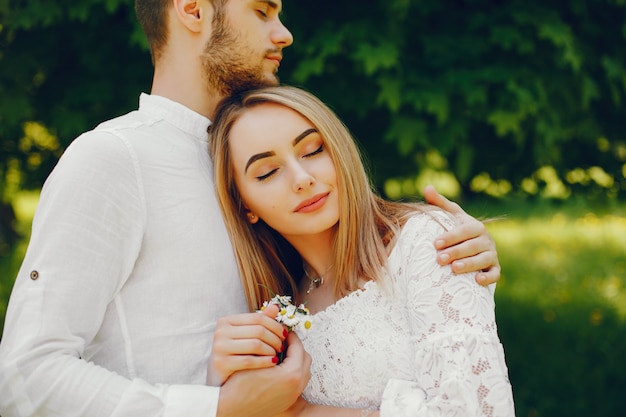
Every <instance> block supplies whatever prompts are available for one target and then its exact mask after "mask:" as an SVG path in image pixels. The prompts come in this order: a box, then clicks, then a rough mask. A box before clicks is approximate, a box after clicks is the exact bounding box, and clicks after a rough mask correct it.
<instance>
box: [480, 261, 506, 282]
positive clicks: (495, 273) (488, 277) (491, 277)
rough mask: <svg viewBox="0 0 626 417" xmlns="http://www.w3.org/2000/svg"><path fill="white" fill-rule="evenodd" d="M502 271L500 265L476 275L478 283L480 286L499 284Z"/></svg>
mask: <svg viewBox="0 0 626 417" xmlns="http://www.w3.org/2000/svg"><path fill="white" fill-rule="evenodd" d="M500 273H501V269H500V266H499V265H496V266H494V267H491V268H489V269H488V270H485V271H481V272H479V273H477V274H476V282H477V283H478V284H480V285H483V286H485V285H489V284H493V283H494V282H498V280H499V279H500Z"/></svg>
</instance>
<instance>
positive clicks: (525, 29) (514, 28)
mask: <svg viewBox="0 0 626 417" xmlns="http://www.w3.org/2000/svg"><path fill="white" fill-rule="evenodd" d="M286 16H287V23H288V24H289V25H290V26H291V27H292V28H293V30H294V37H295V39H296V44H295V45H296V46H295V47H293V49H292V50H291V51H288V52H287V55H288V56H289V55H292V54H293V55H295V57H296V59H295V60H289V59H288V60H286V62H287V64H289V63H295V64H294V68H293V70H292V71H291V72H289V71H287V73H288V75H289V79H288V81H289V82H292V83H295V84H299V85H305V86H306V87H308V88H309V89H311V90H312V91H314V92H316V93H318V94H320V95H321V96H322V97H323V98H324V99H325V100H326V101H327V102H329V103H332V104H333V105H334V107H335V109H336V110H337V111H338V112H339V113H340V114H341V115H342V116H343V117H344V118H345V119H346V120H347V121H348V125H349V126H350V127H351V128H352V129H353V130H354V132H355V133H356V135H357V136H358V137H359V139H360V140H361V141H362V142H363V143H364V146H365V148H366V149H367V150H368V151H369V153H370V155H372V162H373V164H374V165H375V166H376V170H377V171H376V172H377V174H378V176H377V181H378V183H381V182H382V181H383V180H384V179H386V178H389V177H407V176H408V177H411V176H415V174H416V173H417V171H418V170H419V169H420V168H421V167H420V166H419V165H418V164H417V161H418V160H419V156H420V155H423V154H424V153H426V152H427V151H428V150H429V149H436V150H437V151H438V152H439V153H441V155H443V156H444V157H446V158H447V159H448V161H449V169H451V170H452V171H453V172H454V173H455V174H456V175H457V179H458V180H459V181H460V183H461V186H462V188H463V190H464V191H466V192H467V191H469V190H470V182H471V180H472V179H473V178H474V177H476V176H477V175H479V174H481V173H486V174H488V175H489V176H490V177H491V178H493V179H496V180H497V179H506V180H508V181H509V182H511V183H512V184H513V185H514V188H515V189H519V186H520V185H521V183H522V181H523V180H524V179H525V178H528V177H531V176H532V175H534V173H535V171H536V170H538V169H539V168H541V167H543V166H553V167H555V168H556V172H557V173H558V175H559V176H560V178H561V179H563V178H565V177H566V176H567V174H568V172H570V171H571V170H573V169H576V168H585V169H586V168H589V167H592V166H599V167H603V168H604V170H605V171H606V172H608V173H610V175H611V176H612V177H613V178H614V180H615V181H614V183H613V184H612V185H611V186H610V187H608V188H605V189H604V192H605V194H610V195H613V196H618V195H621V196H624V194H626V180H625V179H624V172H623V171H624V169H623V167H624V164H625V163H626V133H625V132H626V129H625V127H626V124H625V122H624V117H623V114H624V111H625V105H626V102H625V99H626V49H625V48H624V47H623V46H624V45H625V41H626V36H625V32H626V18H625V16H626V5H625V4H624V2H623V1H621V0H607V1H602V2H594V1H585V0H574V1H567V2H565V1H559V2H538V1H532V2H528V1H520V0H516V1H508V2H501V1H485V0H482V1H481V0H474V1H458V0H457V1H454V0H431V1H410V0H384V1H383V0H379V1H376V2H370V3H368V4H367V6H364V4H363V3H362V2H357V1H350V0H346V1H342V2H340V3H336V4H333V7H332V8H330V9H329V13H325V14H324V15H323V17H320V18H313V19H312V18H311V16H316V17H317V16H319V5H318V4H317V3H315V4H313V3H309V4H307V3H299V4H298V6H297V7H289V5H287V6H286ZM600 139H602V140H605V141H606V143H607V144H608V145H607V146H599V144H598V141H599V140H600ZM389 143H392V144H393V147H390V146H388V145H389ZM393 148H395V155H394V149H393ZM396 160H398V162H399V163H394V161H396ZM594 186H597V184H595V183H593V182H591V183H588V184H586V186H584V187H579V188H583V189H584V190H579V191H587V189H589V188H590V187H594ZM579 191H577V192H579Z"/></svg>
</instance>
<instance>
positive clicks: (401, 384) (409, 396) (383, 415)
mask: <svg viewBox="0 0 626 417" xmlns="http://www.w3.org/2000/svg"><path fill="white" fill-rule="evenodd" d="M425 400H426V393H425V392H424V391H423V390H422V389H421V388H420V387H419V386H418V385H417V383H416V382H414V381H405V380H402V379H390V380H389V382H387V386H386V387H385V391H384V392H383V398H382V401H381V403H380V417H406V416H416V415H419V410H420V409H421V408H422V405H423V404H424V401H425Z"/></svg>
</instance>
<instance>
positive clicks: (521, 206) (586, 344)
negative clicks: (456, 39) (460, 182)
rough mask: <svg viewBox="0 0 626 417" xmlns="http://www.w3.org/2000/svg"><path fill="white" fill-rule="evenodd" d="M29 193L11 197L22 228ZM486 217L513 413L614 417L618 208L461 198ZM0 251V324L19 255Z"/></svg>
mask: <svg viewBox="0 0 626 417" xmlns="http://www.w3.org/2000/svg"><path fill="white" fill-rule="evenodd" d="M36 202H37V195H36V194H22V195H20V196H19V198H18V199H17V200H16V201H15V208H16V212H17V214H18V217H19V220H20V224H21V226H20V227H21V231H22V232H23V233H27V230H28V229H29V227H30V221H31V217H32V213H33V210H34V207H35V205H36ZM463 206H464V207H465V208H466V209H467V211H468V212H470V213H472V214H473V215H476V216H485V217H497V216H502V215H504V217H503V218H502V219H499V220H496V221H493V222H491V223H489V224H488V229H489V231H490V232H491V234H492V235H493V237H494V239H495V240H496V243H497V247H498V255H499V258H500V263H501V265H502V278H501V280H500V282H499V283H498V286H497V290H496V303H497V317H498V326H499V332H500V337H501V340H502V343H503V345H504V347H505V352H506V356H507V364H508V366H509V373H510V378H511V382H512V384H513V391H514V396H515V402H516V413H517V416H518V417H526V416H527V417H542V416H550V417H553V416H568V417H571V416H588V415H594V416H607V417H608V416H616V415H622V413H623V410H624V409H625V408H626V400H624V396H623V390H624V387H626V362H625V361H624V360H623V357H624V356H626V342H624V341H625V340H626V215H625V213H626V206H624V205H617V204H613V205H601V206H596V207H591V206H590V205H589V204H588V203H587V202H585V201H584V200H582V199H579V200H575V199H573V200H570V201H568V202H565V203H560V204H558V205H555V204H554V203H551V202H546V201H522V202H515V203H510V202H509V203H501V202H497V201H491V202H487V203H485V202H484V201H483V202H481V203H473V204H471V203H468V204H467V205H466V204H463ZM25 246H26V244H25V243H24V244H22V245H20V246H19V247H18V248H17V249H16V250H15V251H14V253H13V254H12V256H10V257H7V258H0V320H1V321H0V326H1V325H2V324H3V322H4V318H3V317H4V313H5V309H6V302H7V299H8V296H9V293H10V288H11V286H12V283H13V279H14V277H15V274H16V272H17V269H18V268H19V264H20V262H21V259H22V257H23V255H24V250H25Z"/></svg>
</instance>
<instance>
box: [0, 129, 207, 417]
mask: <svg viewBox="0 0 626 417" xmlns="http://www.w3.org/2000/svg"><path fill="white" fill-rule="evenodd" d="M145 222H146V220H145V210H144V198H143V195H142V187H141V176H140V173H139V169H138V166H137V161H136V158H135V157H134V154H133V152H132V150H131V148H130V147H129V146H127V145H126V143H125V142H124V140H123V139H122V138H121V137H118V136H116V135H114V134H112V133H108V132H103V131H94V132H90V133H87V134H85V135H83V136H82V137H80V138H78V139H76V140H75V141H74V142H73V143H72V145H71V146H70V147H68V149H67V150H66V152H65V154H64V155H63V157H62V158H61V160H60V161H59V164H58V165H57V167H56V168H55V169H54V171H53V173H52V174H51V175H50V177H49V178H48V180H47V181H46V184H45V185H44V187H43V189H42V194H41V198H40V203H39V206H38V208H37V213H36V215H35V219H34V220H33V229H32V234H31V240H30V243H29V247H28V249H27V253H26V256H25V258H24V262H23V264H22V267H21V269H20V271H19V273H18V277H17V279H16V282H15V285H14V289H13V292H12V295H11V299H10V302H9V306H8V311H7V316H6V321H5V328H4V334H3V338H2V343H1V344H0V393H2V394H1V395H0V414H1V415H2V416H3V417H18V416H46V417H51V416H63V417H74V416H85V417H87V416H89V417H99V416H116V417H126V416H128V417H131V416H132V417H141V416H164V417H177V416H181V417H182V416H185V417H188V416H214V415H215V414H216V409H217V399H218V395H219V388H212V387H205V386H191V385H155V384H149V383H147V382H146V381H143V380H141V379H129V378H125V377H122V376H120V375H118V374H116V373H114V372H111V371H110V370H108V369H104V368H102V367H100V366H97V365H95V364H93V363H90V362H88V361H86V360H84V359H83V358H82V357H83V353H84V351H85V346H88V345H89V343H90V341H92V340H93V339H94V337H95V336H96V334H97V332H98V329H99V327H100V324H101V323H102V320H103V317H104V315H105V312H106V310H107V306H108V305H109V304H110V303H111V302H112V301H113V300H114V297H115V295H116V294H117V293H118V291H119V290H120V289H121V288H122V286H123V285H124V284H125V283H126V280H127V278H128V277H129V276H130V274H131V271H132V269H133V265H134V262H135V260H136V259H137V257H138V256H139V254H140V248H141V242H142V239H143V233H144V228H145ZM163 360H167V358H163Z"/></svg>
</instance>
